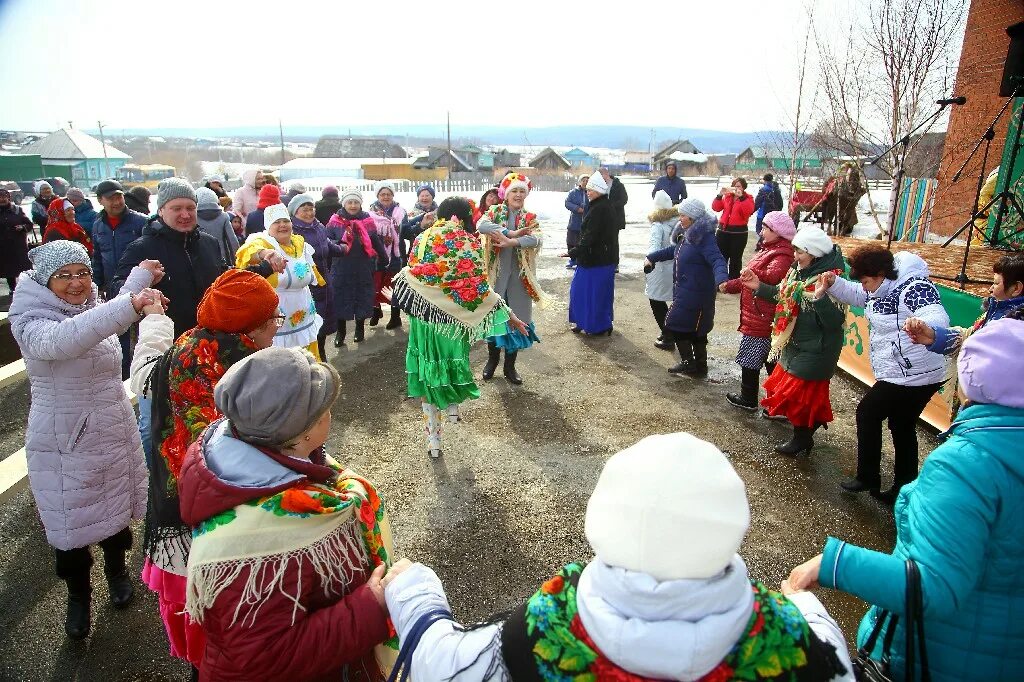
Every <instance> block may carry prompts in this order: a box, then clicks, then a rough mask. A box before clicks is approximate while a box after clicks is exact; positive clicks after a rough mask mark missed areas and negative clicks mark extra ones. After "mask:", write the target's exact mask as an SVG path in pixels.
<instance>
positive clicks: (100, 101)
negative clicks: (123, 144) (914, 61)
mask: <svg viewBox="0 0 1024 682" xmlns="http://www.w3.org/2000/svg"><path fill="white" fill-rule="evenodd" d="M851 1H852V0H824V1H823V2H820V3H819V5H818V6H819V8H822V9H827V11H828V13H829V14H831V13H832V12H833V10H834V8H835V7H836V6H839V5H845V4H846V3H847V2H851ZM805 5H806V2H804V0H772V1H770V2H766V1H765V0H730V1H728V2H720V1H713V2H712V1H707V0H686V1H685V2H684V1H682V0H661V1H657V2H652V1H647V0H617V1H614V2H612V1H608V2H593V1H592V2H586V3H581V2H569V1H568V0H545V1H542V2H534V1H533V0H518V1H516V2H498V3H493V2H487V1H484V2H480V1H477V2H432V3H427V2H406V1H404V0H392V1H386V2H381V1H379V0H376V1H375V0H369V1H366V0H363V1H359V0H356V1H353V0H344V1H341V2H338V1H334V2H332V1H329V0H325V1H323V2H309V1H306V0H287V1H284V2H276V3H265V2H261V1H255V0H248V1H245V2H239V1H235V0H203V1H198V2H197V1H195V0H181V1H179V2H171V1H170V0H161V1H159V2H156V1H152V0H132V1H130V2H125V1H118V0H111V1H107V0H90V1H86V0H77V1H76V0H45V2H42V1H40V0H0V35H2V36H3V40H0V63H2V64H4V65H5V69H4V97H3V104H2V108H3V111H2V115H0V126H3V127H4V128H13V129H21V130H30V129H52V128H55V127H59V126H63V125H67V121H69V120H70V121H73V122H74V124H75V126H76V127H82V128H94V127H95V125H96V121H97V120H98V119H100V120H103V122H104V124H105V125H108V126H110V127H111V128H112V129H115V130H116V129H118V128H152V127H196V126H203V127H221V126H234V125H275V124H276V122H277V120H278V118H281V119H283V120H284V122H285V126H286V128H287V126H288V125H336V126H343V125H366V124H374V123H380V124H415V123H421V124H430V123H434V122H437V123H439V124H441V125H443V122H444V118H445V112H446V111H448V110H450V111H451V114H452V120H453V124H454V125H456V126H457V125H458V123H460V122H461V123H463V124H475V125H503V126H504V125H522V126H529V127H533V126H546V125H573V124H616V125H643V126H648V125H666V126H673V127H689V128H708V129H716V130H730V131H749V130H759V129H770V128H786V127H789V126H788V125H787V123H786V122H787V116H786V111H787V109H791V108H792V105H793V103H794V99H795V94H794V93H795V89H796V83H795V61H796V53H797V51H798V43H799V40H798V35H799V33H800V30H801V28H800V27H801V26H802V22H803V21H804V15H805V10H804V8H805ZM819 11H820V10H819ZM483 86H487V87H486V88H485V87H483Z"/></svg>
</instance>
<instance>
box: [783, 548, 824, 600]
mask: <svg viewBox="0 0 1024 682" xmlns="http://www.w3.org/2000/svg"><path fill="white" fill-rule="evenodd" d="M820 572H821V555H820V554H819V555H818V556H816V557H814V558H813V559H811V560H810V561H805V562H804V563H802V564H800V565H799V566H797V567H796V568H794V569H793V570H792V571H791V572H790V574H789V579H788V580H783V581H782V593H783V594H792V593H794V592H804V591H806V590H813V589H815V588H817V587H818V575H819V574H820ZM787 590H788V591H787Z"/></svg>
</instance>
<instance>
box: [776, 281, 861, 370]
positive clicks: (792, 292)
mask: <svg viewBox="0 0 1024 682" xmlns="http://www.w3.org/2000/svg"><path fill="white" fill-rule="evenodd" d="M828 272H834V273H835V274H836V275H841V274H843V271H842V270H829V271H828ZM818 274H820V273H818ZM818 274H814V275H812V276H810V277H809V278H807V279H801V278H800V270H799V268H797V267H796V265H795V264H794V266H793V267H792V268H790V269H789V272H787V273H786V276H785V277H784V278H783V279H782V281H781V282H779V295H778V303H776V304H775V318H774V319H773V320H772V347H771V352H770V353H769V354H768V359H769V360H771V361H773V362H774V361H775V360H778V358H779V356H780V355H782V350H783V349H784V348H785V347H786V344H788V343H789V339H790V337H792V336H793V329H794V327H796V318H797V316H798V315H799V314H800V310H801V309H802V308H810V307H811V305H813V304H814V295H813V294H814V286H815V284H816V283H817V281H818Z"/></svg>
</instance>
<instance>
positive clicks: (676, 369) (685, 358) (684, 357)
mask: <svg viewBox="0 0 1024 682" xmlns="http://www.w3.org/2000/svg"><path fill="white" fill-rule="evenodd" d="M675 342H676V348H678V349H679V362H678V363H676V364H675V365H672V366H671V367H669V368H668V373H669V374H685V371H684V370H685V369H686V368H687V367H690V366H691V365H693V341H692V340H690V339H688V338H686V339H680V338H676V339H675Z"/></svg>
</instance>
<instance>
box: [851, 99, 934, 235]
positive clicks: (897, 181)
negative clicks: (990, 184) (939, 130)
mask: <svg viewBox="0 0 1024 682" xmlns="http://www.w3.org/2000/svg"><path fill="white" fill-rule="evenodd" d="M940 101H941V102H942V103H941V104H940V105H939V108H938V109H937V110H936V111H935V113H934V114H932V115H931V116H929V117H928V118H926V119H925V120H923V121H921V122H920V123H919V124H917V126H916V127H915V128H914V129H913V130H911V131H910V132H909V133H907V134H906V135H904V136H903V137H901V138H900V139H898V140H896V141H895V142H893V144H892V146H891V147H889V148H888V149H886V150H885V151H884V152H882V153H881V154H879V155H878V156H876V157H875V158H874V159H872V160H871V161H869V162H868V163H867V165H869V166H876V165H878V162H879V161H881V160H882V159H884V158H885V157H886V156H887V155H888V154H889V153H890V152H892V151H893V150H894V149H896V148H897V147H902V149H901V150H900V152H899V154H898V155H897V156H896V175H894V176H893V179H892V182H893V187H894V188H895V190H896V196H895V199H894V200H893V206H892V210H891V211H890V212H889V240H888V241H887V242H886V244H885V248H887V249H890V250H891V249H892V238H893V234H894V232H895V231H896V213H897V211H898V210H899V207H900V194H901V193H902V191H903V164H904V163H906V160H907V152H908V151H909V149H910V138H911V137H913V136H914V133H916V132H917V131H918V130H920V129H921V128H924V127H925V126H926V125H931V123H932V122H933V121H934V120H935V119H937V118H938V117H939V116H941V115H942V112H943V111H945V110H946V107H947V106H949V105H950V104H951V103H952V102H948V101H945V100H940ZM870 200H871V195H870V194H868V201H870Z"/></svg>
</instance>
